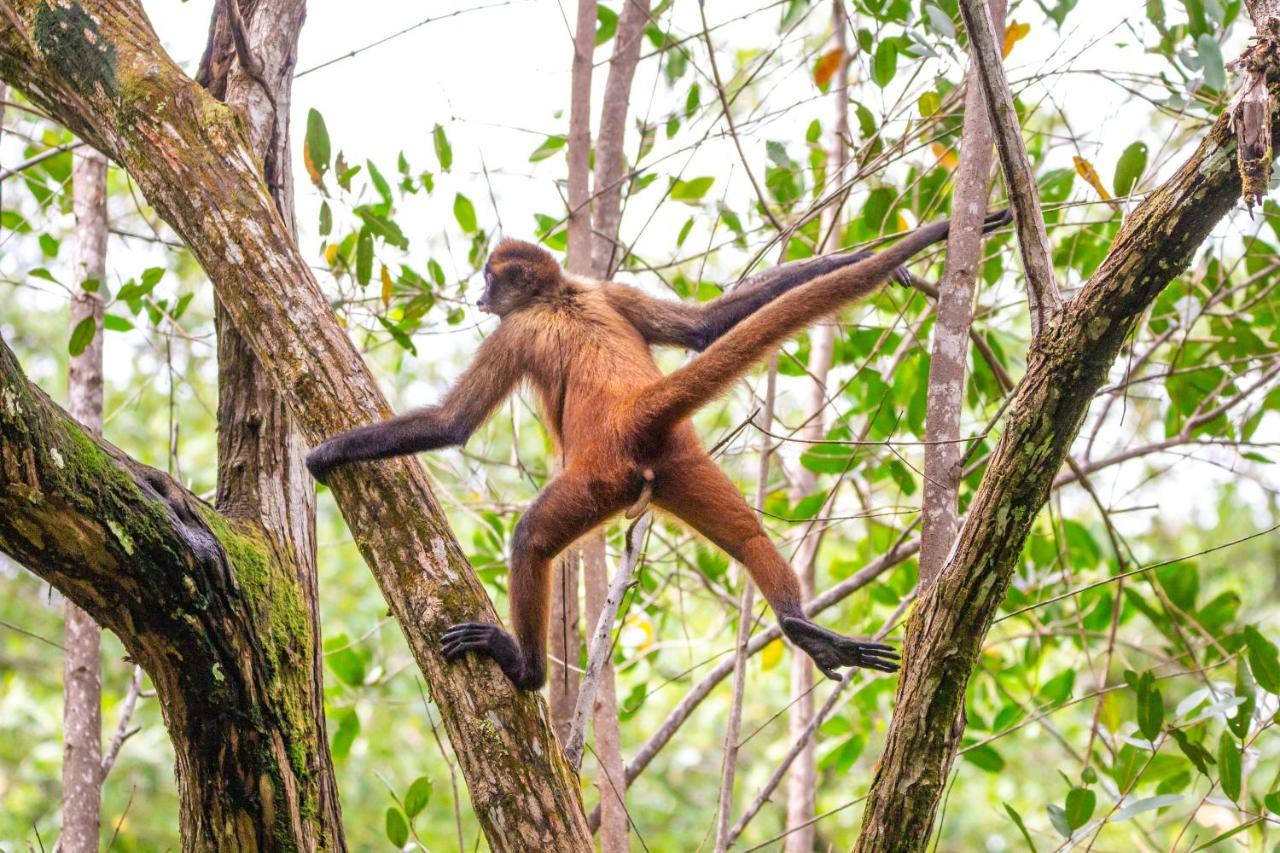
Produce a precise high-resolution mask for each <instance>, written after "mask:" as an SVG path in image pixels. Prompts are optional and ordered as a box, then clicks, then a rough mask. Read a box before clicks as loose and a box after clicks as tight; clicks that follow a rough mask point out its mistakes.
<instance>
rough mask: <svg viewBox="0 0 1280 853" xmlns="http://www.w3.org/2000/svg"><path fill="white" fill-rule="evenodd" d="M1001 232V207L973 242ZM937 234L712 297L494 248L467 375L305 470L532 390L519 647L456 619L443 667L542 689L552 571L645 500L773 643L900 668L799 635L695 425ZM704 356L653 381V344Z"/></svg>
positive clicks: (476, 422) (373, 451)
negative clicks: (537, 446) (550, 450)
mask: <svg viewBox="0 0 1280 853" xmlns="http://www.w3.org/2000/svg"><path fill="white" fill-rule="evenodd" d="M1009 221H1010V217H1009V213H1008V211H1007V210H1005V211H1001V212H999V213H994V214H991V215H990V216H988V217H987V219H986V221H985V224H984V230H987V231H989V230H991V229H993V228H996V227H999V226H1000V225H1004V224H1006V223H1007V222H1009ZM948 225H949V223H948V222H946V221H943V222H937V223H934V224H932V225H928V226H925V227H923V228H920V229H918V230H916V231H914V232H912V233H910V234H908V235H907V236H905V237H904V238H903V239H902V240H900V241H899V242H898V243H896V244H895V245H893V246H892V247H891V248H888V249H886V250H884V251H881V252H879V253H876V254H872V253H870V252H868V251H861V252H852V253H845V254H838V255H827V256H822V257H819V258H815V259H811V260H808V261H800V262H796V263H792V264H786V265H784V266H781V267H777V268H775V269H772V270H768V271H766V272H764V273H762V274H760V275H759V276H757V277H755V278H754V279H752V280H748V281H747V282H744V284H743V286H740V287H738V288H737V289H735V290H734V291H732V292H730V293H727V294H725V295H723V296H721V297H720V298H718V299H715V300H713V301H710V302H707V303H704V304H699V305H692V304H683V303H679V302H673V301H668V300H662V299H655V298H653V297H650V296H648V295H646V294H644V293H642V292H641V291H639V290H637V289H635V288H632V287H628V286H625V285H621V284H614V283H612V282H597V281H590V280H585V279H581V278H578V277H575V276H570V275H566V274H564V273H563V272H562V271H561V269H560V266H559V264H558V263H556V261H555V259H554V258H553V257H552V256H551V255H550V254H549V253H547V252H546V251H545V250H543V249H542V248H540V247H538V246H534V245H532V244H530V243H524V242H519V241H515V240H504V241H502V242H501V243H500V244H499V245H498V246H497V248H496V249H495V250H494V251H493V253H492V254H491V255H490V257H489V259H488V262H487V263H486V264H485V268H484V279H485V291H484V294H483V296H482V297H481V299H480V300H479V302H477V307H478V308H480V309H481V310H482V311H486V312H489V313H493V314H496V315H497V316H498V317H499V318H500V322H499V323H498V327H497V328H496V329H495V330H494V331H493V332H492V333H491V334H490V335H488V336H487V337H486V338H485V339H484V341H483V343H481V345H480V349H479V352H478V353H477V354H476V357H475V359H474V360H473V361H472V363H471V365H470V366H469V367H468V368H467V369H466V371H465V372H464V373H463V375H462V378H461V379H459V380H458V382H457V383H456V384H455V385H454V386H453V388H452V389H451V390H450V391H449V392H448V393H447V394H446V396H445V398H444V400H443V401H442V402H440V403H439V404H438V405H435V406H428V407H427V408H424V409H419V410H417V411H413V412H410V413H408V414H405V415H401V416H400V417H397V418H392V419H390V420H387V421H384V422H382V423H378V424H373V425H371V426H366V427H361V428H359V429H355V430H351V431H350V432H346V433H343V434H342V435H339V436H337V437H335V438H333V439H331V440H329V441H327V442H325V443H324V444H322V445H321V446H320V447H318V448H317V449H316V450H314V451H313V452H312V453H311V454H310V455H309V456H308V457H307V467H308V468H309V469H310V471H311V473H312V475H313V476H314V477H315V478H316V479H317V480H318V481H320V482H322V483H323V482H327V481H328V479H329V476H330V473H331V472H332V471H333V469H334V468H335V467H336V466H339V465H345V464H347V463H351V462H356V461H361V460H370V459H384V458H387V457H391V456H402V455H407V454H411V453H416V452H418V451H422V450H433V449H435V448H440V447H447V446H450V445H460V444H463V443H465V442H466V440H467V438H468V437H469V436H470V435H471V434H472V432H474V431H475V430H476V428H477V427H479V426H480V424H481V422H482V421H484V419H485V418H486V417H488V415H489V414H490V413H491V412H492V411H493V410H494V409H495V408H496V407H497V405H498V404H499V403H500V402H501V401H502V400H503V399H504V398H505V397H506V396H507V395H508V394H510V393H511V391H512V389H513V388H514V387H515V386H516V384H517V383H518V382H520V381H522V380H527V381H529V382H530V383H531V384H532V386H533V387H534V388H535V389H536V390H537V393H538V395H539V397H540V403H541V408H542V412H543V415H544V417H545V418H546V423H547V426H548V427H549V429H550V431H551V432H552V436H553V439H554V440H555V442H556V445H557V447H558V449H559V450H560V452H561V453H562V454H563V458H564V465H563V468H562V470H561V472H560V473H559V474H558V475H557V476H556V477H555V478H554V479H553V480H552V481H551V482H550V483H548V484H547V486H546V488H544V489H543V490H542V493H541V494H540V495H539V496H538V498H537V499H536V500H535V501H534V503H533V505H532V506H531V507H530V508H529V509H528V511H526V512H525V513H524V515H523V516H522V517H521V519H520V521H519V523H518V524H517V525H516V528H515V531H514V534H513V540H512V564H511V579H510V585H511V586H510V597H511V623H512V627H513V628H514V632H515V633H514V636H513V635H512V634H508V633H507V632H506V631H504V630H503V629H502V628H500V627H498V626H496V625H490V624H485V623H480V622H463V623H461V624H458V625H454V626H452V627H450V628H449V629H447V630H446V631H445V633H444V635H443V637H442V639H441V642H442V652H443V654H444V656H445V658H446V659H448V660H455V659H457V658H459V657H460V656H462V655H463V654H464V653H465V652H468V651H474V652H479V653H481V654H485V655H488V656H489V657H491V658H493V660H494V661H496V662H497V664H498V666H499V667H501V669H502V671H503V672H504V673H505V674H506V675H507V677H508V678H510V679H511V681H512V682H514V683H515V685H516V686H517V687H519V688H521V689H524V690H536V689H538V688H540V687H541V686H542V685H543V683H544V682H545V681H546V651H547V618H548V612H549V610H550V602H551V565H552V560H553V559H554V558H555V557H556V555H557V554H559V553H560V552H561V551H562V550H563V549H565V548H566V547H568V546H569V545H570V544H571V543H572V542H574V541H575V540H576V539H578V538H579V537H581V536H582V535H584V534H585V533H587V532H589V531H590V530H591V529H593V528H594V527H596V526H597V525H599V524H601V523H603V522H604V521H606V520H607V519H609V518H610V517H611V516H614V515H615V514H617V513H619V512H620V511H622V510H624V509H626V508H627V507H628V506H631V505H633V504H634V503H635V502H636V501H637V500H638V499H641V496H642V495H643V496H644V497H645V498H648V497H651V498H652V501H653V503H654V504H656V505H657V506H658V507H659V508H660V509H662V510H665V511H666V512H668V513H670V514H672V515H674V516H676V517H677V518H679V519H681V520H682V521H683V522H684V523H686V524H688V525H689V526H690V527H692V528H693V529H694V530H696V531H698V532H699V533H701V534H702V535H704V536H706V537H707V538H708V539H710V540H711V541H712V542H714V543H715V544H716V545H718V546H719V547H720V548H722V549H723V550H724V551H726V552H727V553H728V554H729V556H731V557H732V558H733V559H735V560H737V561H738V562H740V563H742V564H743V565H745V566H746V568H747V570H748V572H750V574H751V578H752V580H754V581H755V583H756V585H757V586H758V587H759V588H760V591H761V592H762V593H763V594H764V597H765V598H766V599H767V600H768V602H769V604H770V606H771V607H772V608H773V611H774V614H775V615H776V616H777V617H778V620H779V622H780V624H781V627H782V630H783V633H785V634H786V635H787V637H788V638H789V639H790V640H791V641H792V642H793V643H794V644H795V645H797V646H799V647H800V648H801V649H802V650H803V651H805V652H806V653H807V654H808V655H809V656H810V657H811V658H813V660H814V662H815V663H816V664H817V666H818V668H819V669H820V670H821V671H822V672H823V673H824V674H825V675H827V676H828V677H829V678H833V679H837V680H838V679H839V678H840V674H839V672H838V671H837V668H838V667H842V666H853V667H866V668H869V669H874V670H879V671H881V672H894V671H896V670H897V668H898V663H897V661H898V658H899V656H898V654H897V653H896V652H895V651H894V650H893V648H892V647H891V646H888V645H883V644H879V643H865V642H861V641H858V640H854V639H851V638H848V637H844V636H841V635H840V634H837V633H835V632H833V631H829V630H827V629H825V628H822V627H819V626H818V625H816V624H814V623H813V622H810V621H809V620H808V619H806V618H805V616H804V612H803V611H802V609H801V599H800V588H799V584H798V582H797V580H796V576H795V574H794V572H793V571H792V570H791V567H790V566H789V565H788V563H787V561H786V560H785V559H784V558H783V556H782V555H781V554H780V553H779V552H778V550H777V548H775V547H774V546H773V544H772V543H771V542H770V541H769V539H768V538H767V537H766V536H765V533H764V530H763V528H762V527H761V525H760V522H759V520H758V519H757V518H756V513H755V512H754V511H753V510H752V509H751V507H749V506H748V505H747V503H746V501H745V500H744V499H743V497H742V495H741V494H740V493H739V491H738V489H737V487H736V486H735V485H734V484H733V482H732V481H730V479H729V478H728V477H727V476H725V475H724V474H723V473H722V472H721V471H720V469H719V468H717V467H716V466H715V464H714V463H713V462H712V461H711V458H710V457H709V456H708V455H707V452H706V450H704V449H703V447H702V444H701V443H700V442H699V441H698V438H697V436H696V435H695V434H694V430H693V426H692V424H691V423H690V421H689V417H690V415H692V414H693V413H694V411H695V410H697V409H698V408H699V407H701V406H702V405H704V404H706V403H707V402H709V401H710V400H711V399H712V398H714V397H715V396H716V395H718V394H720V393H722V392H724V391H726V390H727V389H728V388H729V386H730V384H731V383H732V382H733V381H735V380H736V379H737V378H739V377H741V376H742V375H743V374H745V373H746V372H747V371H748V370H749V369H750V368H751V367H752V365H754V364H755V363H756V362H757V361H759V360H760V359H761V358H762V357H764V356H765V355H766V354H767V353H769V352H770V351H771V350H773V348H775V347H776V346H778V345H779V344H780V343H781V342H782V341H783V340H785V339H786V338H788V337H790V336H792V335H794V334H796V333H798V332H800V331H801V330H802V329H804V328H805V327H807V326H808V325H810V324H811V323H813V322H815V321H816V320H818V319H820V318H822V317H824V316H826V315H828V314H832V313H834V312H835V311H837V310H839V309H840V308H841V307H843V306H845V305H847V304H849V303H851V302H853V301H854V300H856V299H859V298H861V297H864V296H866V295H868V294H870V293H871V292H872V291H874V290H875V289H876V288H877V287H878V286H879V285H880V284H882V283H883V282H884V281H885V280H886V279H888V278H889V277H891V276H894V275H897V276H898V277H900V278H901V277H903V276H905V273H903V272H902V271H901V270H900V269H899V266H900V265H901V264H903V263H904V262H906V261H907V259H909V258H910V257H911V256H912V255H914V254H915V253H916V252H918V251H920V250H921V249H923V248H925V247H926V246H928V245H930V244H932V243H936V242H938V241H941V240H943V239H944V238H945V237H946V235H947V229H948ZM655 344H659V345H661V344H666V345H674V346H681V347H687V348H689V349H693V350H697V351H699V352H700V353H701V354H700V355H698V356H696V357H695V358H693V359H692V360H691V361H689V362H688V363H687V364H685V365H684V366H683V367H681V368H679V369H678V370H675V371H674V372H672V373H670V374H668V375H665V376H664V375H663V374H662V373H661V372H660V371H659V370H658V367H657V365H656V364H655V363H654V360H653V357H652V355H651V353H650V350H649V348H650V346H652V345H655Z"/></svg>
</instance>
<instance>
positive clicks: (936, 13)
mask: <svg viewBox="0 0 1280 853" xmlns="http://www.w3.org/2000/svg"><path fill="white" fill-rule="evenodd" d="M924 13H925V15H926V16H927V17H928V18H929V26H930V27H932V28H933V31H934V32H936V33H937V34H938V35H940V36H944V37H946V38H949V39H953V38H955V37H956V25H955V23H954V22H953V21H952V20H951V16H950V15H948V14H947V13H946V12H944V11H942V10H941V9H939V8H938V7H937V6H935V5H933V4H932V3H926V4H925V7H924ZM1006 808H1008V807H1007V806H1006Z"/></svg>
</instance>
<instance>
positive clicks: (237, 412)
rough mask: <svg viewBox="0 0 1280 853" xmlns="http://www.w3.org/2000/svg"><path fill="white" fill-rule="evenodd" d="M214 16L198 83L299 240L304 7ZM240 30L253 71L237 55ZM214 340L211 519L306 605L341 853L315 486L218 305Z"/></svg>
mask: <svg viewBox="0 0 1280 853" xmlns="http://www.w3.org/2000/svg"><path fill="white" fill-rule="evenodd" d="M236 2H237V3H238V6H237V7H236V8H237V10H238V12H239V20H238V21H236V20H233V19H232V18H231V17H229V12H230V11H231V9H232V7H231V6H230V5H229V3H226V2H223V3H219V4H217V5H216V6H215V7H214V13H213V18H212V21H211V22H210V27H209V42H208V44H207V45H206V47H205V53H204V57H203V58H202V60H201V63H200V71H199V73H198V75H197V77H198V80H199V82H200V83H201V85H203V86H205V88H207V89H208V90H209V91H210V92H211V93H212V94H213V95H214V96H215V97H217V98H219V99H220V100H222V101H224V102H226V103H227V104H230V105H232V106H233V107H234V108H236V109H237V111H238V112H239V114H240V115H241V117H242V118H243V120H244V123H245V129H246V131H247V132H248V136H249V143H250V145H251V147H252V149H253V152H254V155H255V156H256V157H257V158H258V159H259V160H260V161H261V163H262V174H263V177H264V178H265V180H266V185H267V187H268V189H269V191H270V193H271V197H272V199H273V200H274V201H275V206H276V210H277V211H279V213H280V215H281V218H282V219H283V220H284V223H285V227H286V228H287V229H288V231H289V233H290V234H291V235H293V236H295V237H296V235H297V222H296V217H295V216H294V207H293V170H292V168H291V166H290V156H289V138H290V136H289V103H290V99H291V96H292V88H293V70H294V67H295V65H296V63H297V47H298V35H299V33H300V32H301V31H302V24H303V20H304V18H305V17H306V7H305V4H304V2H302V0H255V1H254V2H250V1H249V0H236ZM236 27H239V29H240V31H241V33H242V37H243V42H244V47H245V48H246V54H247V56H246V57H244V58H245V59H248V61H249V63H250V64H251V65H252V66H253V67H252V68H251V69H247V68H246V67H245V63H244V62H242V57H241V56H240V55H239V53H238V52H237V49H236V45H235V35H236V33H235V28H236ZM214 320H215V325H216V328H217V333H218V490H217V495H218V497H217V504H216V505H217V509H218V511H219V512H220V513H222V514H223V515H225V516H226V517H228V518H234V519H237V520H241V521H244V522H246V523H250V524H253V525H255V526H256V527H258V528H259V529H261V530H262V532H263V534H264V535H265V536H266V537H267V538H268V539H270V540H271V542H272V546H273V548H274V549H275V550H276V552H277V553H279V554H287V555H289V556H290V560H291V562H292V563H293V574H294V576H295V577H296V578H297V581H298V587H299V589H300V590H301V592H302V595H303V597H304V599H305V601H306V617H307V618H306V630H307V633H308V635H309V637H310V640H309V645H310V649H311V659H310V661H309V662H308V663H309V665H310V668H311V671H312V679H311V682H310V685H309V689H308V691H307V695H306V696H305V697H303V699H304V701H305V704H306V705H307V707H308V708H309V709H310V711H311V714H312V719H313V720H314V723H313V725H314V726H315V729H316V732H315V733H316V738H315V742H316V744H317V747H318V748H317V750H316V752H315V754H313V755H310V756H308V757H307V761H308V764H309V765H310V766H312V767H314V770H315V773H314V778H315V780H316V783H317V785H318V788H319V790H318V792H317V796H318V798H319V800H320V802H321V804H322V808H323V809H324V810H325V811H326V813H327V814H328V816H329V817H328V823H329V825H330V826H332V827H335V828H337V830H338V834H337V835H336V836H335V837H334V838H333V843H334V846H335V847H341V846H343V845H344V844H345V841H344V839H343V836H342V834H341V828H342V815H341V810H340V806H339V803H338V790H337V782H336V780H335V778H334V771H333V758H332V756H331V755H330V753H329V738H328V733H327V732H326V727H325V715H324V693H323V684H324V659H323V643H322V642H321V633H320V606H319V597H318V594H317V582H316V538H315V485H314V483H313V482H312V480H311V477H310V476H309V475H308V473H307V470H306V466H305V464H304V458H305V456H306V445H305V443H304V442H303V440H302V437H301V436H300V435H299V434H298V432H297V430H296V429H295V428H294V426H293V421H292V419H291V418H290V417H289V413H288V410H287V409H286V408H285V404H284V401H283V400H282V399H281V398H280V396H279V395H278V394H276V392H275V389H274V388H272V387H271V381H270V378H269V377H268V376H267V374H266V371H264V370H263V368H262V366H261V365H260V364H259V363H258V360H257V358H256V357H255V356H254V355H253V351H252V350H251V349H250V348H249V345H248V343H247V342H246V341H245V339H244V337H243V336H242V335H240V334H239V332H237V331H236V329H235V328H234V326H233V324H232V323H231V321H230V318H229V317H228V315H227V311H226V309H225V308H223V307H222V304H221V302H216V304H215V314H214Z"/></svg>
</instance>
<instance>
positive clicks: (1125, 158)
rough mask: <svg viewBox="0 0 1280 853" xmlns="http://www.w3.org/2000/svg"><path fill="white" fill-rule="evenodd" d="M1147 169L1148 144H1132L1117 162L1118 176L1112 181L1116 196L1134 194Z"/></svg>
mask: <svg viewBox="0 0 1280 853" xmlns="http://www.w3.org/2000/svg"><path fill="white" fill-rule="evenodd" d="M1146 168H1147V144H1146V143H1145V142H1131V143H1130V144H1129V145H1128V147H1126V148H1125V149H1124V153H1122V154H1121V155H1120V159H1119V160H1118V161H1116V176H1115V180H1113V181H1112V185H1113V186H1115V188H1116V195H1122V196H1124V195H1128V194H1129V193H1130V192H1132V191H1133V187H1134V185H1136V184H1137V183H1138V179H1139V178H1141V177H1142V173H1143V172H1144V171H1145V170H1146Z"/></svg>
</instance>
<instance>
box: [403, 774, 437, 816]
mask: <svg viewBox="0 0 1280 853" xmlns="http://www.w3.org/2000/svg"><path fill="white" fill-rule="evenodd" d="M429 802H431V780H430V779H428V778H427V777H426V776H419V777H418V778H417V779H415V780H414V781H413V784H412V785H410V786H409V790H408V792H406V793H405V795H404V811H405V814H407V815H409V820H413V819H414V818H415V817H417V816H418V812H420V811H422V810H423V809H424V808H426V807H427V803H429Z"/></svg>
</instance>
